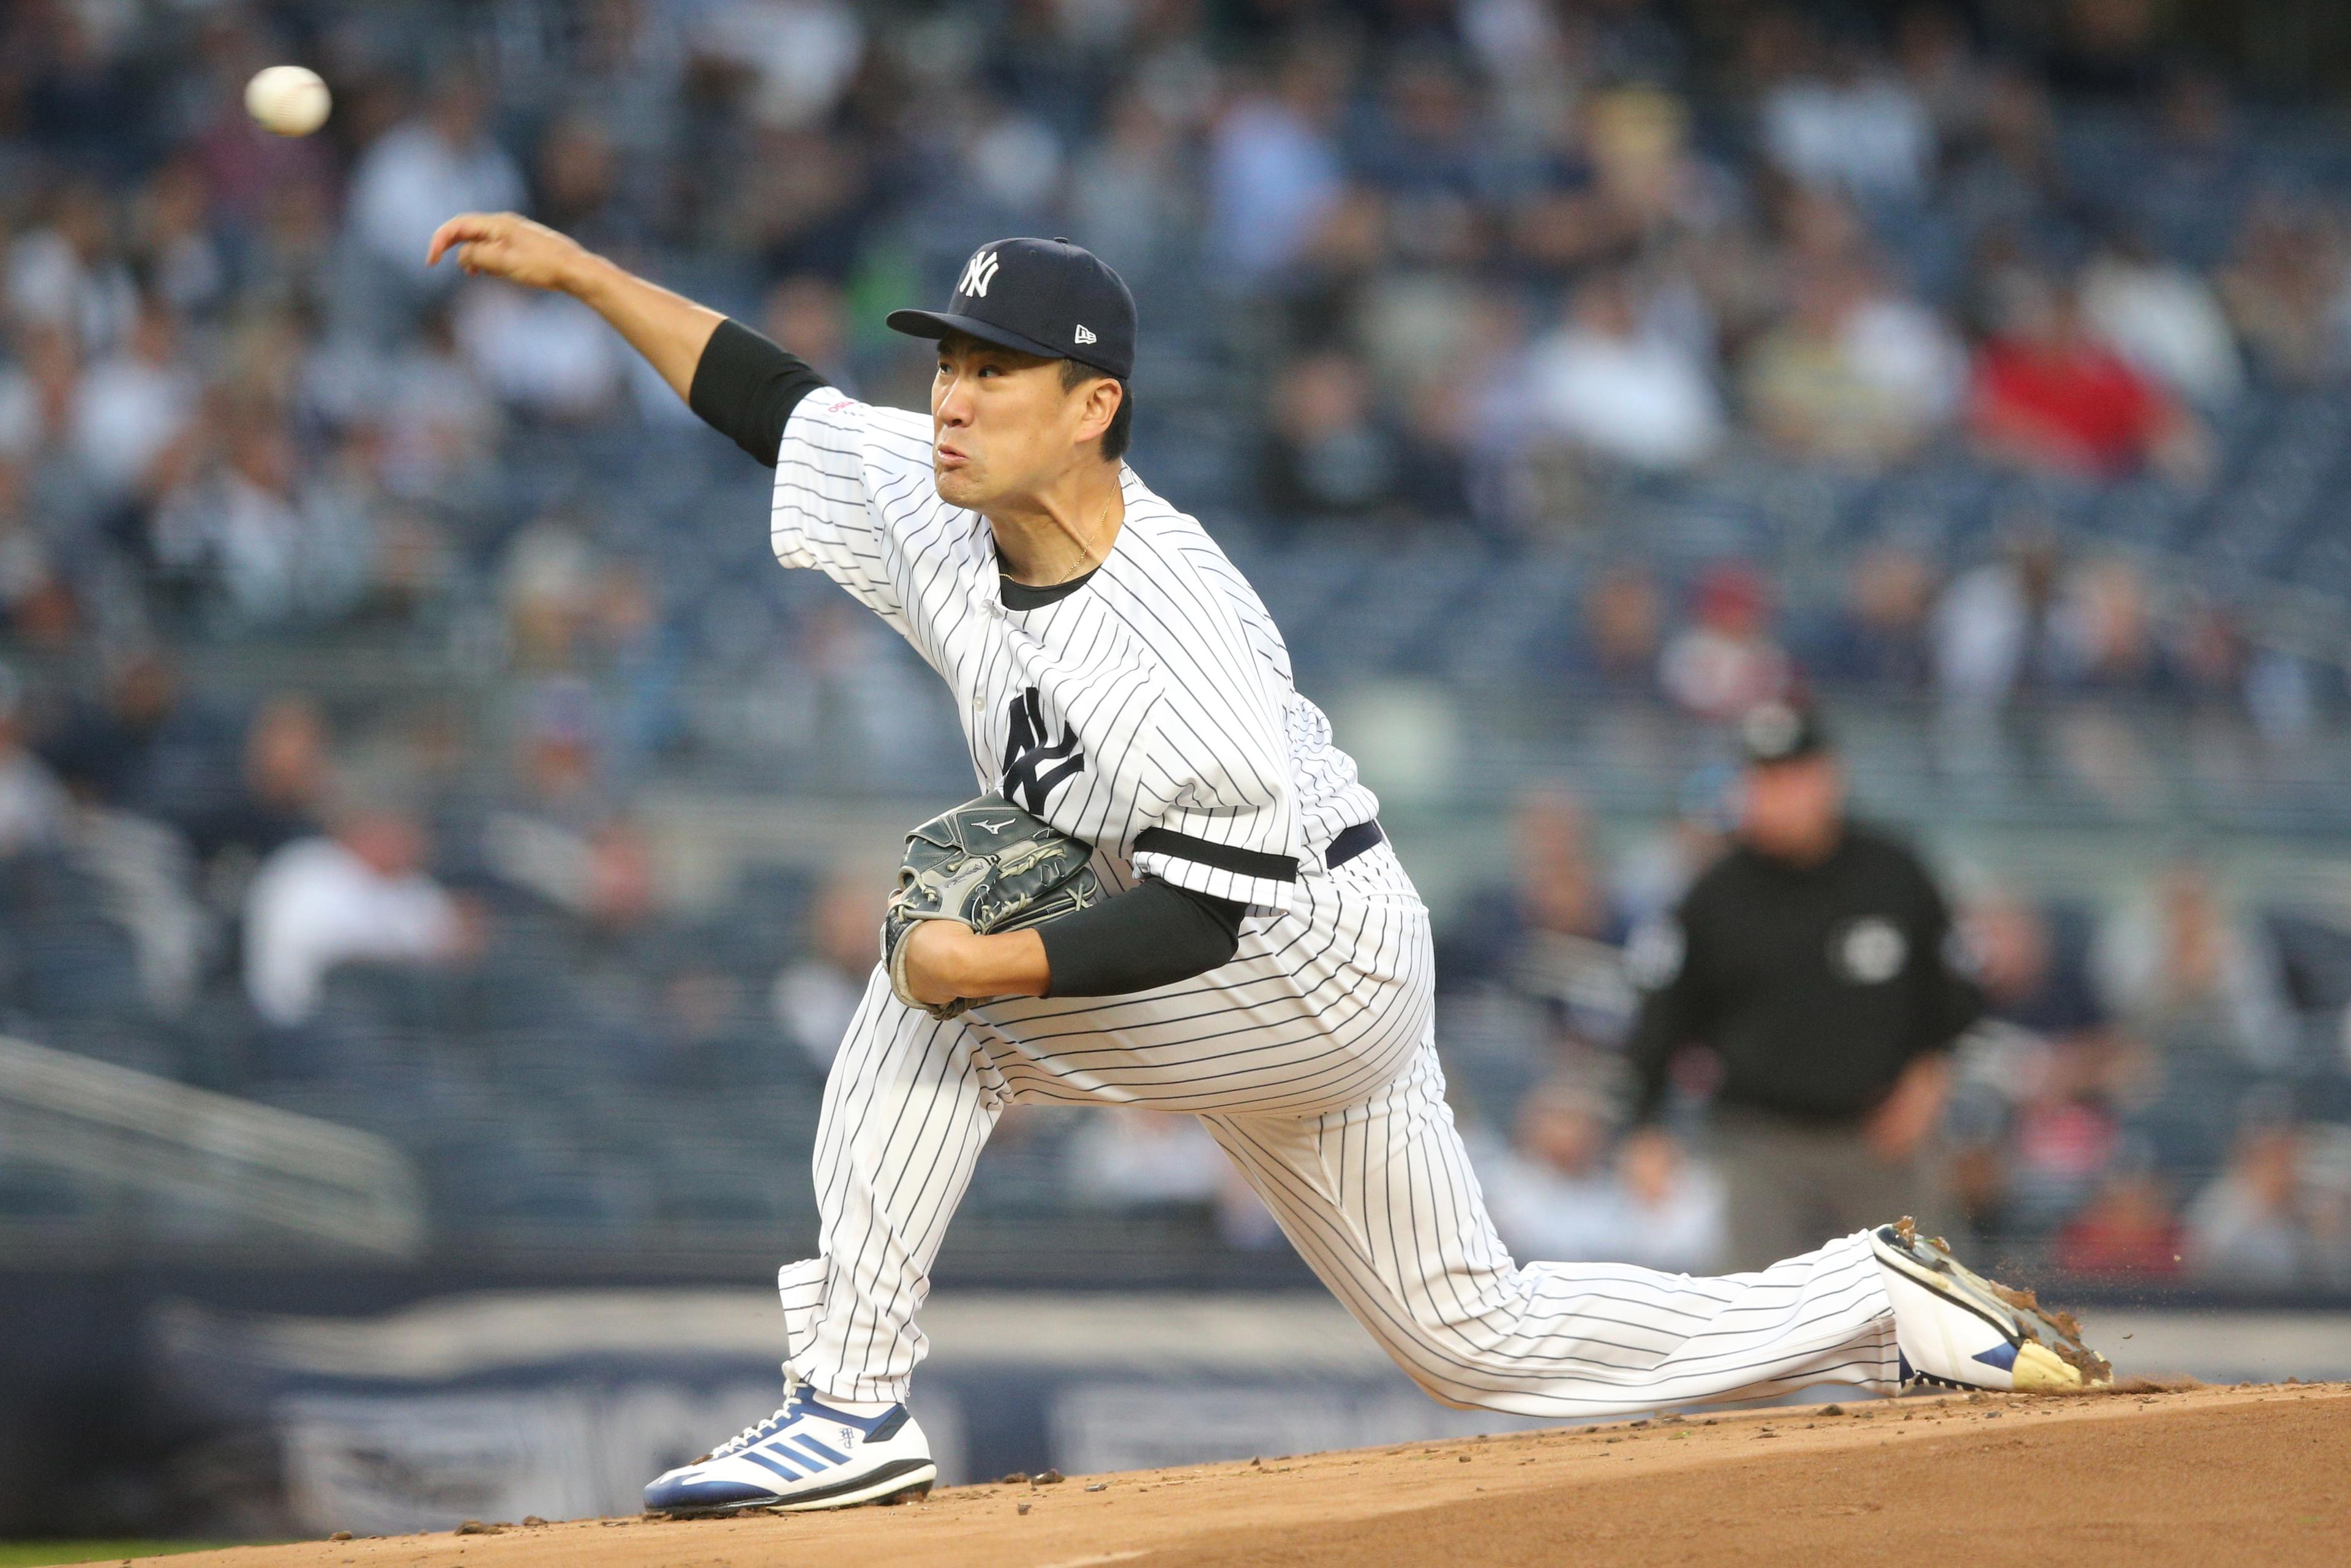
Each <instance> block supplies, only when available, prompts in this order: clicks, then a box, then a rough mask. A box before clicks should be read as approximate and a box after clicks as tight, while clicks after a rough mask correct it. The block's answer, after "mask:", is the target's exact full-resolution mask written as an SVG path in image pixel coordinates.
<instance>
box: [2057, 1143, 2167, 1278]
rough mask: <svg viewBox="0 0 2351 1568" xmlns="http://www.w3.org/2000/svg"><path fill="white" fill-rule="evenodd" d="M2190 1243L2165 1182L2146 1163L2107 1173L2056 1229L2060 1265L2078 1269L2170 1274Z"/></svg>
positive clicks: (2071, 1271)
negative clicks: (2079, 1207) (2086, 1201)
mask: <svg viewBox="0 0 2351 1568" xmlns="http://www.w3.org/2000/svg"><path fill="white" fill-rule="evenodd" d="M2186 1245H2187V1241H2186V1238H2185V1236H2184V1234H2183V1233H2182V1231H2181V1229H2180V1226H2179V1219H2178V1218H2175V1217H2174V1216H2173V1214H2172V1212H2171V1205H2170V1203H2169V1202H2168V1200H2167V1199H2166V1198H2165V1197H2164V1193H2163V1183H2162V1181H2161V1180H2160V1179H2159V1178H2158V1177H2157V1176H2156V1175H2155V1173H2154V1172H2153V1171H2151V1170H2148V1169H2147V1168H2145V1166H2143V1165H2139V1164H2127V1165H2126V1166H2125V1168H2123V1169H2120V1170H2117V1171H2116V1173H2115V1174H2113V1175H2111V1176H2107V1177H2106V1179H2105V1181H2104V1182H2103V1183H2101V1184H2100V1185H2099V1186H2098V1189H2097V1192H2096V1194H2095V1196H2094V1197H2091V1199H2090V1202H2089V1204H2088V1206H2087V1207H2085V1208H2084V1209H2083V1210H2082V1211H2081V1212H2080V1213H2079V1214H2076V1215H2075V1216H2074V1218H2071V1219H2069V1220H2067V1221H2066V1222H2065V1224H2064V1228H2062V1229H2060V1230H2059V1231H2058V1233H2057V1246H2056V1260H2057V1266H2058V1267H2059V1268H2061V1269H2064V1270H2066V1271H2067V1272H2068V1273H2074V1274H2138V1275H2157V1276H2161V1275H2169V1274H2177V1273H2178V1272H2179V1265H2180V1257H2181V1253H2180V1249H2181V1248H2182V1247H2184V1246H2186Z"/></svg>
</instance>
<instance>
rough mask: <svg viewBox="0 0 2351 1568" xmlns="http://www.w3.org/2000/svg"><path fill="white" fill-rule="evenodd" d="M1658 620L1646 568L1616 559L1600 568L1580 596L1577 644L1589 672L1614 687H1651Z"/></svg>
mask: <svg viewBox="0 0 2351 1568" xmlns="http://www.w3.org/2000/svg"><path fill="white" fill-rule="evenodd" d="M1664 622H1665V607H1664V606H1663V605H1662V604H1661V603H1659V602H1658V598H1657V584H1656V579H1654V578H1652V577H1651V576H1650V575H1649V574H1648V572H1646V570H1642V569H1641V568H1640V567H1638V566H1632V565H1626V564H1622V563H1620V564H1617V565H1614V566H1611V567H1610V568H1608V569H1607V570H1605V571H1604V572H1602V573H1601V574H1600V576H1599V578H1598V580H1595V581H1594V582H1593V585H1592V589H1591V591H1590V592H1588V593H1586V594H1585V595H1584V596H1583V645H1584V648H1585V650H1586V653H1587V655H1588V657H1589V658H1590V660H1591V664H1592V670H1593V674H1595V675H1597V676H1598V677H1599V678H1600V680H1601V682H1602V683H1603V684H1604V685H1607V686H1609V687H1611V688H1613V689H1615V690H1620V691H1631V692H1634V693H1636V694H1647V693H1649V692H1652V691H1654V690H1655V689H1656V678H1657V651H1658V648H1659V646H1660V644H1661V640H1662V633H1663V631H1664Z"/></svg>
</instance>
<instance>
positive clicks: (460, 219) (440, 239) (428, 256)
mask: <svg viewBox="0 0 2351 1568" xmlns="http://www.w3.org/2000/svg"><path fill="white" fill-rule="evenodd" d="M493 232H494V225H492V224H491V222H490V219H489V217H488V215H487V214H483V213H459V214H457V215H456V216H455V217H454V218H451V219H450V220H449V221H448V222H447V223H444V224H443V225H441V226H440V227H439V228H437V229H434V231H433V243H432V244H430V245H428V246H425V247H424V265H425V266H427V267H431V266H432V265H433V264H434V262H436V261H439V260H440V259H441V257H442V255H443V253H444V252H445V251H447V250H448V248H449V247H450V246H453V245H455V244H457V243H458V242H459V241H461V240H474V239H488V238H489V237H490V236H491V235H492V233H493Z"/></svg>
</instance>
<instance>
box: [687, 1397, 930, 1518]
mask: <svg viewBox="0 0 2351 1568" xmlns="http://www.w3.org/2000/svg"><path fill="white" fill-rule="evenodd" d="M938 1474H939V1471H938V1467H937V1466H936V1465H935V1464H933V1463H932V1462H931V1445H930V1441H929V1439H927V1438H926V1437H924V1436H923V1429H922V1427H918V1426H916V1425H915V1424H914V1416H911V1415H909V1414H907V1411H906V1407H905V1406H904V1405H893V1406H890V1408H889V1409H887V1410H885V1411H883V1413H882V1414H881V1415H879V1416H852V1415H850V1414H849V1413H848V1412H847V1411H845V1410H836V1409H834V1408H832V1406H829V1405H827V1404H825V1403H823V1402H822V1401H821V1400H820V1399H818V1398H817V1396H815V1395H814V1394H812V1393H810V1392H809V1391H808V1390H807V1389H805V1388H801V1387H799V1386H797V1385H793V1384H789V1383H788V1384H786V1385H785V1388H784V1403H783V1406H782V1407H781V1408H780V1409H778V1411H777V1412H776V1413H775V1414H774V1415H772V1416H768V1418H767V1419H766V1420H764V1421H761V1422H759V1423H758V1425H756V1426H751V1427H745V1428H743V1430H742V1431H740V1432H738V1433H737V1434H736V1435H735V1436H734V1437H731V1438H729V1439H727V1440H726V1442H724V1443H721V1444H720V1445H719V1446H718V1447H717V1448H714V1449H712V1450H711V1451H710V1452H709V1453H706V1454H705V1455H703V1456H702V1458H698V1459H696V1460H695V1461H694V1462H693V1463H692V1464H690V1465H681V1466H679V1467H678V1468H677V1469H674V1470H671V1471H670V1472H668V1473H667V1474H666V1475H664V1476H661V1477H659V1478H658V1479H655V1480H654V1481H653V1484H652V1485H650V1486H648V1487H646V1488H645V1511H646V1512H647V1513H660V1514H667V1515H669V1516H670V1517H672V1518H695V1517H699V1516H704V1515H710V1514H726V1513H745V1512H748V1511H754V1510H759V1509H768V1510H774V1511H797V1510H801V1509H820V1508H853V1507H855V1506H856V1505H857V1504H859V1503H866V1502H902V1501H907V1500H912V1499H914V1498H919V1497H924V1496H926V1495H928V1493H929V1492H930V1490H931V1483H932V1482H934V1481H935V1480H936V1479H938Z"/></svg>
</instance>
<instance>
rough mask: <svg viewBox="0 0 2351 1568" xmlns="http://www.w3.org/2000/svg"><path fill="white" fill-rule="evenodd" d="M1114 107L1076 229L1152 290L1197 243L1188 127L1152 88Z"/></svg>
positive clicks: (1074, 212) (1089, 152) (1078, 170)
mask: <svg viewBox="0 0 2351 1568" xmlns="http://www.w3.org/2000/svg"><path fill="white" fill-rule="evenodd" d="M1107 112H1108V116H1109V121H1108V123H1107V124H1106V125H1105V126H1104V127H1103V128H1102V136H1101V137H1100V138H1099V139H1097V140H1095V141H1093V142H1092V144H1091V145H1088V146H1086V147H1083V148H1081V150H1080V151H1079V152H1078V155H1077V160H1076V163H1075V165H1074V167H1073V168H1072V169H1071V175H1070V193H1069V201H1070V225H1071V233H1072V235H1074V236H1076V237H1078V238H1080V239H1081V240H1082V241H1083V242H1084V244H1085V246H1086V248H1087V249H1089V250H1091V251H1092V252H1093V253H1094V254H1095V255H1097V256H1101V257H1102V259H1103V260H1105V261H1107V262H1109V263H1110V264H1111V265H1112V266H1113V267H1116V268H1117V269H1118V271H1119V274H1120V276H1121V277H1125V278H1127V279H1128V280H1129V285H1130V287H1135V288H1137V289H1138V290H1143V291H1148V290H1150V289H1151V287H1152V282H1153V279H1154V277H1155V274H1156V273H1158V272H1160V271H1162V270H1165V272H1167V273H1168V274H1169V277H1168V281H1169V282H1170V283H1171V284H1172V283H1174V282H1175V271H1176V268H1175V267H1174V266H1173V265H1171V264H1172V263H1173V262H1175V258H1178V257H1184V256H1190V255H1192V254H1193V253H1194V252H1195V250H1196V247H1197V243H1198V242H1197V225H1198V221H1199V198H1198V196H1197V194H1196V193H1195V192H1194V191H1193V189H1192V187H1191V183H1190V181H1189V180H1188V179H1187V178H1186V175H1187V173H1188V167H1187V165H1188V157H1187V152H1188V149H1187V148H1186V144H1185V141H1184V137H1183V131H1182V128H1181V127H1180V126H1178V125H1176V124H1175V123H1174V122H1173V121H1172V120H1170V119H1169V118H1168V116H1167V115H1166V113H1165V112H1164V110H1162V108H1161V106H1160V105H1159V104H1158V103H1156V102H1155V101H1154V99H1153V98H1152V97H1151V95H1149V94H1147V93H1145V94H1130V93H1119V94H1113V98H1112V101H1111V102H1110V103H1109V105H1107ZM786 346H787V347H789V345H786ZM794 351H795V352H798V351H799V350H794ZM807 357H808V356H807V355H805V354H802V355H801V358H803V359H806V358H807ZM819 362H820V361H813V360H811V361H810V363H811V364H815V363H819Z"/></svg>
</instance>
